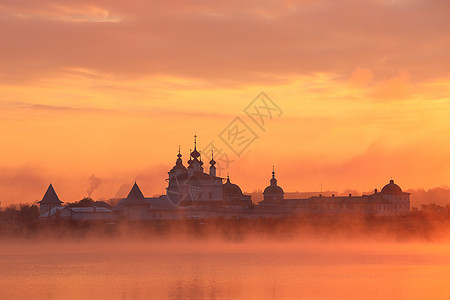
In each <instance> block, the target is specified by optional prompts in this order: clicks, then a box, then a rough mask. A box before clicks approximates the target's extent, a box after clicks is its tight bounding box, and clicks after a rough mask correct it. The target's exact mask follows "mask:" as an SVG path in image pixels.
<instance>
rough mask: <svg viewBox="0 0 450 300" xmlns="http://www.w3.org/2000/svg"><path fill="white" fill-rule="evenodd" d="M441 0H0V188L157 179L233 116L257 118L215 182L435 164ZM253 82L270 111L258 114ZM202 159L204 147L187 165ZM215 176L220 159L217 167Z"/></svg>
mask: <svg viewBox="0 0 450 300" xmlns="http://www.w3.org/2000/svg"><path fill="white" fill-rule="evenodd" d="M449 15H450V4H449V2H448V1H446V0H441V1H419V0H417V1H401V0H397V1H394V0H392V1H384V0H373V1H308V0H304V1H223V2H219V1H190V2H189V3H188V2H187V1H162V2H161V1H154V3H152V1H134V0H130V1H117V0H108V1H106V0H97V1H95V0H94V1H92V0H90V1H82V0H71V1H67V0H66V1H61V0H58V1H56V0H10V1H9V0H6V1H2V2H1V3H0V41H1V47H0V120H1V126H0V138H1V152H0V153H1V155H0V195H1V201H2V205H7V204H10V203H14V202H34V201H37V200H40V199H41V198H42V196H43V194H44V192H45V189H46V188H47V186H48V184H49V183H50V182H52V183H53V184H54V187H55V189H56V191H57V193H58V194H59V196H60V198H61V200H62V201H65V202H68V201H76V200H79V199H81V198H82V197H84V196H86V195H87V190H88V188H89V179H88V178H89V177H91V176H92V175H95V177H96V178H98V180H97V181H98V183H99V184H98V188H97V189H96V190H95V191H94V192H93V194H92V196H93V197H94V198H95V199H100V198H110V197H114V196H125V195H126V193H127V192H128V189H129V188H130V187H131V184H132V183H133V181H134V180H135V179H136V180H137V181H138V183H139V184H140V186H141V188H142V190H143V192H144V194H145V195H146V196H152V195H154V194H158V193H162V192H163V191H164V188H165V187H166V182H165V181H164V179H165V178H166V175H167V174H166V172H167V171H168V170H169V169H170V168H171V167H172V165H173V164H174V162H175V159H176V154H177V150H178V145H181V147H182V154H183V155H184V156H183V158H184V160H185V162H186V161H187V156H188V151H189V148H190V147H192V146H193V135H194V134H197V135H198V136H199V138H198V144H199V148H201V149H203V148H204V147H205V146H206V145H207V144H208V143H209V142H211V141H217V144H220V139H219V138H218V135H219V134H220V133H221V132H222V131H223V130H224V129H225V128H226V127H227V126H228V125H229V124H230V122H232V121H233V119H234V118H236V117H240V118H241V119H242V120H243V121H244V122H245V123H246V124H247V125H248V126H249V127H251V128H252V129H253V130H254V132H255V133H256V134H257V135H258V137H259V138H258V139H256V140H255V141H254V142H253V143H252V144H251V145H249V147H248V148H247V149H246V150H245V151H244V152H243V153H242V154H241V155H240V156H236V155H235V154H233V153H232V151H231V150H230V149H227V148H226V145H224V144H223V143H222V144H220V146H222V148H223V151H227V152H229V156H230V159H232V160H233V162H232V163H231V164H230V166H229V169H228V170H227V171H228V172H230V177H231V179H232V181H233V182H236V183H238V184H239V185H240V186H241V187H242V189H243V190H244V191H253V190H255V189H263V188H264V187H265V186H267V185H268V181H269V179H270V172H271V169H272V165H275V166H276V171H277V178H278V182H279V184H280V185H281V186H282V187H283V188H284V190H285V191H318V190H320V185H321V184H322V186H323V189H324V190H334V191H344V190H345V189H347V188H351V189H356V190H359V191H361V192H367V191H370V190H372V189H373V188H380V187H382V186H383V185H384V184H385V183H386V182H387V181H388V180H389V179H390V178H391V176H392V177H393V178H394V179H395V180H396V182H397V183H399V185H401V186H402V187H403V188H404V189H408V188H419V187H420V188H430V187H435V186H442V185H447V184H448V182H449V180H450V157H449V155H448V153H450V139H449V135H450V133H449V132H450V119H449V116H450V115H449V112H450V106H449V104H450V96H449V95H450V93H449V92H450V71H449V70H450V52H449V50H448V49H450V37H449V34H448V33H449V32H450V18H448V16H449ZM261 91H264V92H266V93H267V95H268V96H269V97H270V98H271V99H272V100H273V101H274V102H275V103H276V104H277V105H278V106H279V108H281V110H282V111H283V113H282V115H281V116H279V117H278V116H275V115H274V117H273V119H272V120H267V122H266V126H265V131H263V130H261V129H260V128H259V127H258V126H257V125H256V124H255V123H254V122H253V121H252V120H251V119H250V118H249V117H248V116H247V115H246V114H245V112H244V109H245V108H246V107H247V105H248V104H249V103H251V102H252V101H253V99H254V98H255V97H256V96H257V95H259V93H260V92H261ZM205 165H206V164H205ZM227 171H224V173H223V174H222V175H225V172H227Z"/></svg>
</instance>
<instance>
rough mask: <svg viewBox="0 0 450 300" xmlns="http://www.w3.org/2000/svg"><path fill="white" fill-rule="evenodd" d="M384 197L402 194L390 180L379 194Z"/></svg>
mask: <svg viewBox="0 0 450 300" xmlns="http://www.w3.org/2000/svg"><path fill="white" fill-rule="evenodd" d="M380 193H381V194H384V195H401V194H403V191H402V189H401V188H400V187H399V186H398V185H396V184H395V183H394V180H392V179H391V180H390V181H389V183H388V184H386V185H385V186H384V187H383V189H382V190H381V192H380Z"/></svg>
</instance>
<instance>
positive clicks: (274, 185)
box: [263, 169, 284, 195]
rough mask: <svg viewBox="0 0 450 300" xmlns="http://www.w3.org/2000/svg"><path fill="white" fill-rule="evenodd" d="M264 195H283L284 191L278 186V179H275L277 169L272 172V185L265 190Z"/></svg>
mask: <svg viewBox="0 0 450 300" xmlns="http://www.w3.org/2000/svg"><path fill="white" fill-rule="evenodd" d="M263 194H264V195H266V194H267V195H269V194H270V195H283V194H284V191H283V189H282V188H281V187H279V186H278V185H277V179H276V178H275V169H273V171H272V179H270V185H269V186H268V187H266V188H265V189H264V192H263Z"/></svg>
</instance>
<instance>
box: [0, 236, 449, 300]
mask: <svg viewBox="0 0 450 300" xmlns="http://www.w3.org/2000/svg"><path fill="white" fill-rule="evenodd" d="M0 251H1V254H0V299H167V298H172V299H179V298H184V299H186V298H194V299H386V298H390V299H399V298H407V299H424V298H429V299H437V298H441V299H448V298H449V297H450V246H449V245H438V244H375V243H373V244H372V243H369V244H363V243H355V244H353V243H352V244H344V243H312V242H308V243H302V242H297V243H262V242H253V243H251V242H246V243H236V244H233V243H222V242H197V243H187V242H180V243H177V242H165V243H137V242H119V241H117V242H111V241H103V242H90V243H87V242H82V243H74V242H60V243H56V242H53V243H50V242H47V243H36V242H26V243H19V242H13V243H11V242H9V243H8V242H5V241H2V242H0Z"/></svg>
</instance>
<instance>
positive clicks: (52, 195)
mask: <svg viewBox="0 0 450 300" xmlns="http://www.w3.org/2000/svg"><path fill="white" fill-rule="evenodd" d="M38 203H41V204H60V203H63V202H62V201H61V200H59V198H58V195H56V192H55V189H54V188H53V186H52V184H51V183H50V185H49V186H48V189H47V191H46V192H45V195H44V197H43V198H42V200H41V201H39V202H38Z"/></svg>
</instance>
